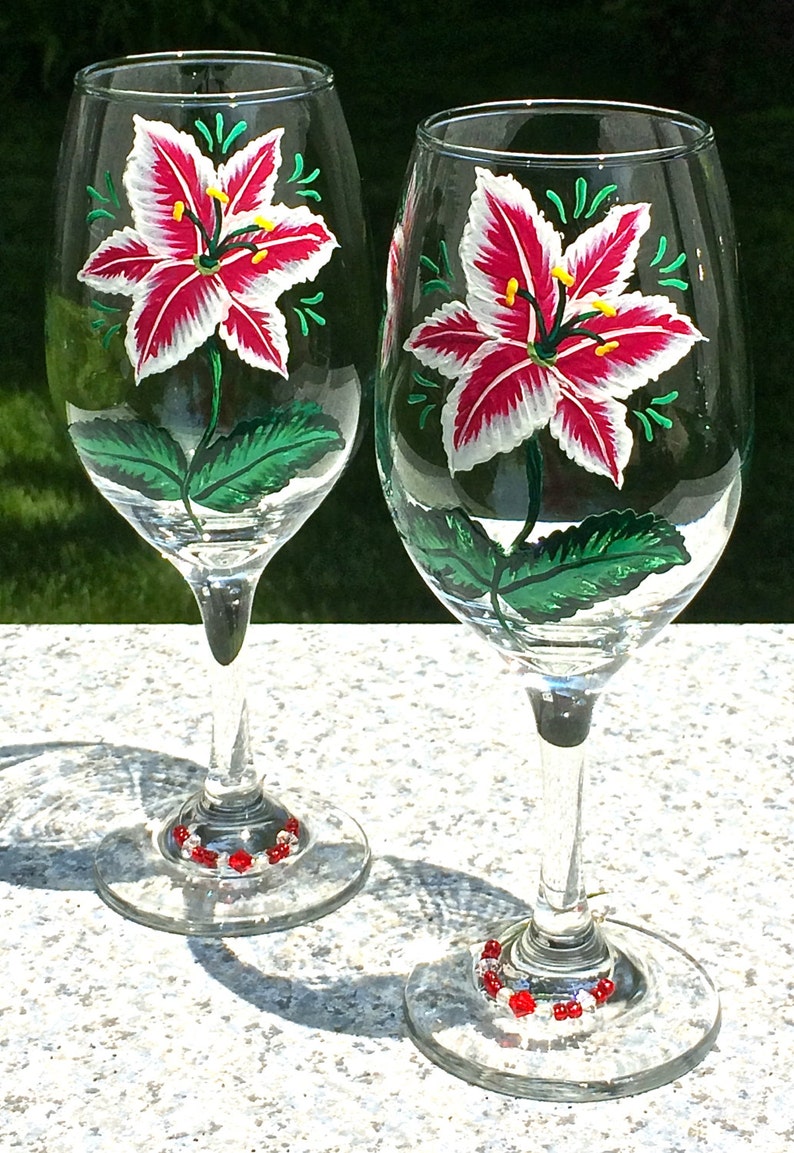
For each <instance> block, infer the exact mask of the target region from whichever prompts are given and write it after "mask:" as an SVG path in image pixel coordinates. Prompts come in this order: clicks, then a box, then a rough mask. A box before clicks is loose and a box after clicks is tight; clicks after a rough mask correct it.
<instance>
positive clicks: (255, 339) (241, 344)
mask: <svg viewBox="0 0 794 1153" xmlns="http://www.w3.org/2000/svg"><path fill="white" fill-rule="evenodd" d="M218 331H219V332H220V335H221V337H222V339H223V340H224V342H225V344H226V345H227V347H228V348H230V349H231V350H232V352H236V353H237V355H238V356H239V357H240V359H241V360H244V361H245V363H246V364H250V365H251V366H252V367H253V368H261V369H264V370H265V371H266V372H277V373H278V374H279V375H280V376H283V377H285V378H286V377H287V376H288V375H289V374H288V372H287V356H288V355H289V345H288V343H287V324H286V321H285V320H284V317H283V315H282V313H281V312H280V311H279V309H278V308H276V306H275V304H273V303H271V305H270V307H269V308H262V307H261V306H260V305H259V304H258V303H257V302H255V301H251V300H250V299H245V298H241V297H235V298H233V300H232V305H231V308H230V309H229V312H228V314H227V316H226V319H225V320H224V321H223V322H222V323H221V326H220V329H219V330H218Z"/></svg>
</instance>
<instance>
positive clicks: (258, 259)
mask: <svg viewBox="0 0 794 1153" xmlns="http://www.w3.org/2000/svg"><path fill="white" fill-rule="evenodd" d="M266 256H267V249H266V248H260V249H259V252H257V253H256V255H255V256H252V257H251V263H252V264H261V263H262V261H263V260H264V259H265V257H266Z"/></svg>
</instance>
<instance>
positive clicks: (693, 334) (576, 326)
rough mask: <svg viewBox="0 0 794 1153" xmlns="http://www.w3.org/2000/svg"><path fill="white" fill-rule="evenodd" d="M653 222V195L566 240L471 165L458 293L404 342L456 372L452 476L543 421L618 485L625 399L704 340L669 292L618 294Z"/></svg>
mask: <svg viewBox="0 0 794 1153" xmlns="http://www.w3.org/2000/svg"><path fill="white" fill-rule="evenodd" d="M649 225H650V207H649V205H647V204H626V205H618V206H616V207H613V208H612V209H610V211H609V212H608V213H607V215H606V216H605V217H604V219H603V220H602V221H600V222H599V223H597V224H594V225H593V226H592V227H591V228H588V229H587V231H585V232H583V233H582V234H581V235H580V236H578V237H577V238H576V240H574V241H573V243H572V244H570V245H569V246H568V247H567V248H565V249H564V250H563V238H562V236H561V235H560V233H558V232H557V230H556V229H555V228H554V226H553V225H552V224H551V223H550V222H549V221H548V220H546V218H545V216H544V215H543V213H542V212H541V211H540V209H539V208H538V207H537V205H536V204H535V201H534V200H533V198H532V195H531V193H530V192H529V190H528V189H526V188H524V187H523V186H522V185H521V184H519V183H518V181H517V180H515V179H514V178H513V177H512V176H494V175H493V174H492V173H490V172H488V171H487V170H485V169H478V170H477V185H476V188H475V191H474V193H473V195H472V199H471V205H470V208H469V215H468V219H467V222H466V226H465V228H464V231H463V236H462V239H461V243H460V257H461V263H462V265H463V268H464V271H465V276H466V289H467V291H466V300H465V303H461V302H459V301H455V302H452V303H448V304H445V305H443V307H441V308H439V309H437V310H436V311H435V312H434V313H433V314H432V315H431V316H430V317H428V319H427V320H426V321H424V322H423V323H422V324H420V325H419V326H418V327H417V328H415V329H414V330H413V332H412V333H411V335H410V336H409V338H408V340H407V341H406V342H405V347H406V349H408V350H410V351H412V352H413V353H414V355H415V356H416V357H417V358H418V359H419V360H420V361H421V362H422V364H425V365H427V366H428V367H431V368H435V369H437V370H438V371H439V372H440V373H441V374H442V375H443V376H446V377H448V378H450V379H451V380H454V381H456V383H455V386H454V388H453V389H452V390H451V392H450V393H449V396H448V397H447V399H446V401H445V404H444V408H443V411H442V417H441V419H442V430H443V437H444V447H445V449H446V453H447V459H448V461H449V465H450V469H451V470H452V471H453V472H457V471H466V470H467V469H470V468H473V467H474V466H475V465H477V464H481V463H482V462H483V461H487V460H490V458H491V457H493V456H494V455H496V454H497V453H500V452H510V451H511V450H512V449H514V448H516V447H518V445H520V444H522V443H523V442H524V441H526V440H527V439H529V437H531V436H532V435H533V433H534V432H536V431H537V430H539V429H542V428H546V427H548V429H549V432H550V433H551V435H552V436H553V437H555V439H556V440H557V442H558V443H559V445H560V447H561V448H562V449H563V451H564V452H565V453H566V454H567V455H568V456H569V457H570V458H571V459H572V460H573V461H575V462H576V463H577V464H578V465H580V466H581V467H582V468H585V469H587V470H588V471H589V472H594V473H599V474H601V475H604V476H607V477H610V478H611V479H612V481H613V482H614V483H615V485H616V486H617V487H618V488H620V487H621V485H622V484H623V470H624V468H625V467H626V464H627V463H628V460H629V456H630V455H631V449H632V444H633V436H632V433H631V430H630V429H629V428H628V426H627V424H626V408H625V405H623V404H622V403H621V401H622V400H625V398H626V397H628V396H629V395H630V394H631V393H632V392H634V391H635V390H636V389H638V388H641V387H642V386H643V385H645V384H647V383H648V382H649V381H652V380H656V379H657V378H658V377H659V376H660V375H661V374H662V373H664V372H666V371H667V370H668V369H669V368H672V366H673V365H674V364H677V363H678V361H679V360H681V358H682V357H683V356H685V355H686V353H687V352H688V351H689V349H690V348H691V347H692V346H693V344H694V343H695V342H696V341H697V340H702V339H703V337H702V334H701V333H700V332H699V331H698V330H697V329H696V328H695V326H694V325H693V324H692V322H691V320H690V319H689V317H687V316H684V315H682V314H680V313H679V312H678V311H677V309H676V308H675V305H674V304H673V303H672V302H671V301H670V300H668V299H667V297H665V296H643V295H642V294H641V293H639V292H628V293H627V292H626V291H625V290H626V287H627V285H628V282H629V279H630V277H631V275H632V273H633V271H634V266H635V262H636V259H637V252H638V249H639V244H640V239H641V237H642V236H643V234H644V233H645V232H646V230H647V229H648V227H649Z"/></svg>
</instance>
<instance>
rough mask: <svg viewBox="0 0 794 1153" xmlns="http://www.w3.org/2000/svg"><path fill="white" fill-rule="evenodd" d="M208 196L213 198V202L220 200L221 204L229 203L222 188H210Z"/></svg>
mask: <svg viewBox="0 0 794 1153" xmlns="http://www.w3.org/2000/svg"><path fill="white" fill-rule="evenodd" d="M207 196H211V197H212V199H213V200H220V202H221V204H228V203H229V197H228V196H227V195H226V193H225V192H222V191H221V189H220V188H208V189H207Z"/></svg>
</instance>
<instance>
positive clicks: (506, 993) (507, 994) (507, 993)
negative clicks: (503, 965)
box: [496, 985, 513, 1005]
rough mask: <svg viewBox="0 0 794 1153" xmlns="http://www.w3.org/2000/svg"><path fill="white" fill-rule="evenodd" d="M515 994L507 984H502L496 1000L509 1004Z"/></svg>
mask: <svg viewBox="0 0 794 1153" xmlns="http://www.w3.org/2000/svg"><path fill="white" fill-rule="evenodd" d="M512 996H513V990H512V989H508V987H507V985H502V988H501V989H500V990H499V992H498V993H497V994H496V1000H497V1001H499V1002H500V1003H501V1004H502V1005H509V1004H510V998H511V997H512Z"/></svg>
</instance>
